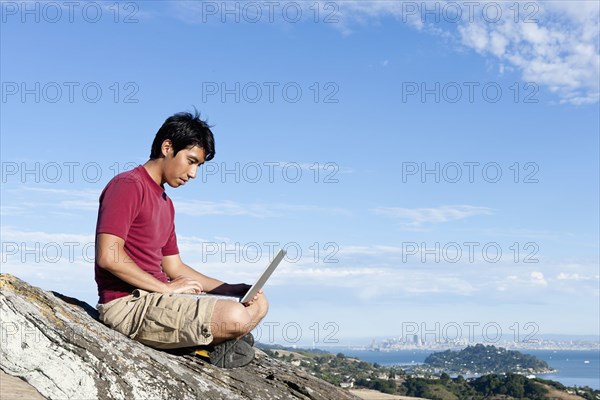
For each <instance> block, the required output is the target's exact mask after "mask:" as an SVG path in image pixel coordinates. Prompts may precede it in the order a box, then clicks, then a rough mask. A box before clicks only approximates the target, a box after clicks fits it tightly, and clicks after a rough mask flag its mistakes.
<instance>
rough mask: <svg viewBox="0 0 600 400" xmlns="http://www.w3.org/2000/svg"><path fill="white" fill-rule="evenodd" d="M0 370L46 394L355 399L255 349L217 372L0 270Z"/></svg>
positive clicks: (80, 304)
mask: <svg viewBox="0 0 600 400" xmlns="http://www.w3.org/2000/svg"><path fill="white" fill-rule="evenodd" d="M0 293H1V295H0V321H1V326H2V331H1V338H0V344H1V346H0V348H1V352H0V368H1V369H2V370H3V371H4V372H5V373H7V374H9V375H12V376H17V377H20V378H21V379H23V380H25V381H27V382H28V383H29V384H31V385H32V386H33V387H34V388H35V389H37V391H39V392H40V393H41V394H42V395H43V396H45V397H46V398H49V399H128V400H130V399H253V400H254V399H323V400H330V399H357V397H354V396H353V395H351V394H350V393H349V392H347V391H345V390H343V389H341V388H337V387H335V386H332V385H330V384H328V383H327V382H324V381H322V380H319V379H316V378H314V377H313V376H310V375H308V374H306V373H305V372H303V371H302V370H300V369H299V368H295V367H294V366H292V365H290V364H288V363H284V362H281V361H278V360H275V359H272V358H270V357H268V356H267V355H266V354H264V353H263V352H261V351H260V350H257V356H256V359H255V360H254V361H253V362H252V363H251V364H250V365H248V366H247V367H245V368H239V369H233V370H224V369H219V368H216V367H213V366H212V365H210V364H207V363H205V362H204V361H202V360H201V359H199V358H198V357H193V356H188V355H184V356H181V355H174V354H170V353H166V352H163V351H159V350H154V349H152V348H149V347H146V346H144V345H142V344H140V343H138V342H136V341H134V340H131V339H129V338H128V337H126V336H124V335H121V334H120V333H117V332H115V331H113V330H111V329H109V328H108V327H106V326H104V325H103V324H102V323H100V322H99V321H98V319H97V318H98V316H97V312H96V310H95V309H94V308H93V307H91V306H89V305H88V304H86V303H83V302H80V301H78V300H76V299H73V298H69V297H66V296H63V295H61V294H59V293H55V292H46V291H43V290H41V289H39V288H36V287H33V286H30V285H29V284H27V283H26V282H23V281H21V280H19V279H18V278H16V277H14V276H11V275H7V274H0Z"/></svg>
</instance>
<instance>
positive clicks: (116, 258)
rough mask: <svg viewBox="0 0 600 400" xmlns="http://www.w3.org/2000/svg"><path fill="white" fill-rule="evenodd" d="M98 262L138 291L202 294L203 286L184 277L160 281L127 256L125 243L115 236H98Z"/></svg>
mask: <svg viewBox="0 0 600 400" xmlns="http://www.w3.org/2000/svg"><path fill="white" fill-rule="evenodd" d="M96 261H97V263H98V266H100V268H103V269H105V270H107V271H108V272H110V273H111V274H113V275H115V276H116V277H117V278H119V279H121V280H123V281H125V282H127V283H129V284H130V285H132V286H134V287H136V288H138V289H142V290H146V291H149V292H159V293H186V292H193V293H200V292H202V284H201V283H200V282H198V281H197V280H194V279H193V278H189V277H185V276H182V277H180V278H179V279H174V280H172V281H171V282H168V283H164V282H161V281H159V280H158V279H156V278H155V277H153V276H152V275H150V274H149V273H147V272H146V271H144V270H143V269H141V268H140V267H139V266H138V265H137V264H136V263H135V262H134V261H133V260H132V259H131V257H129V256H128V255H127V253H126V252H125V241H124V240H123V239H122V238H120V237H118V236H115V235H111V234H108V233H100V234H98V235H97V236H96ZM165 272H166V271H165Z"/></svg>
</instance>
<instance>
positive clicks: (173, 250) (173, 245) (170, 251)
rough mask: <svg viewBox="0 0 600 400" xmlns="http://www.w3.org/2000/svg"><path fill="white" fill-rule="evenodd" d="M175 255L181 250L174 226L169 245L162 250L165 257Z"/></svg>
mask: <svg viewBox="0 0 600 400" xmlns="http://www.w3.org/2000/svg"><path fill="white" fill-rule="evenodd" d="M175 254H179V248H178V247H177V234H176V233H175V224H173V229H172V230H171V235H170V236H169V240H168V241H167V244H165V245H164V247H163V248H162V255H163V257H166V256H173V255H175Z"/></svg>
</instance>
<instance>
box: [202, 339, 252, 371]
mask: <svg viewBox="0 0 600 400" xmlns="http://www.w3.org/2000/svg"><path fill="white" fill-rule="evenodd" d="M253 359H254V349H253V348H252V346H250V345H249V344H248V343H246V342H245V341H243V340H228V341H226V342H223V343H220V344H218V345H216V346H215V348H214V349H213V350H212V351H211V352H210V353H209V361H210V363H211V364H212V365H214V366H216V367H219V368H228V369H229V368H239V367H243V366H245V365H248V364H250V363H251V362H252V360H253Z"/></svg>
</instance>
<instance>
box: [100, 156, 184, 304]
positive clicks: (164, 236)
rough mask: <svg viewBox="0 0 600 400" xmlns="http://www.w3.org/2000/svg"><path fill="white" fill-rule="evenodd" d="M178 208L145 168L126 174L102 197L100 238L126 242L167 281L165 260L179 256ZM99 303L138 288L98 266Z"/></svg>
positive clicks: (150, 269) (149, 269) (149, 268)
mask: <svg viewBox="0 0 600 400" xmlns="http://www.w3.org/2000/svg"><path fill="white" fill-rule="evenodd" d="M174 218H175V209H174V208H173V203H172V202H171V199H170V198H169V197H168V196H167V194H166V193H165V190H164V187H162V186H160V185H158V184H157V183H156V182H155V181H154V180H153V179H152V177H150V175H149V174H148V171H146V169H145V168H144V167H143V166H141V165H140V166H138V167H137V168H135V169H133V170H131V171H127V172H123V173H121V174H119V175H117V176H115V177H114V178H113V179H111V181H110V182H108V185H106V188H104V190H103V191H102V194H101V195H100V207H99V210H98V223H97V225H96V235H98V234H100V233H109V234H111V235H115V236H118V237H120V238H122V239H123V240H125V252H126V253H127V255H128V256H129V257H131V259H132V260H133V261H134V262H135V264H136V265H137V266H138V267H140V268H141V269H143V270H144V271H146V272H148V273H149V274H151V275H152V276H154V277H155V278H156V279H158V280H160V281H162V282H167V281H168V276H167V275H166V274H165V273H164V272H163V270H162V266H161V263H162V258H163V257H164V256H170V255H174V254H179V249H178V248H177V237H176V235H175V223H174ZM95 274H96V283H97V284H98V295H99V297H100V299H99V303H100V304H104V303H108V302H109V301H111V300H114V299H118V298H120V297H123V296H127V295H129V294H131V292H132V291H133V290H135V289H136V288H135V287H133V286H132V285H130V284H128V283H126V282H124V281H122V280H121V279H119V278H117V277H116V276H115V275H113V274H111V273H110V272H109V271H107V270H105V269H103V268H100V267H99V266H98V263H96V264H95Z"/></svg>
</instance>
